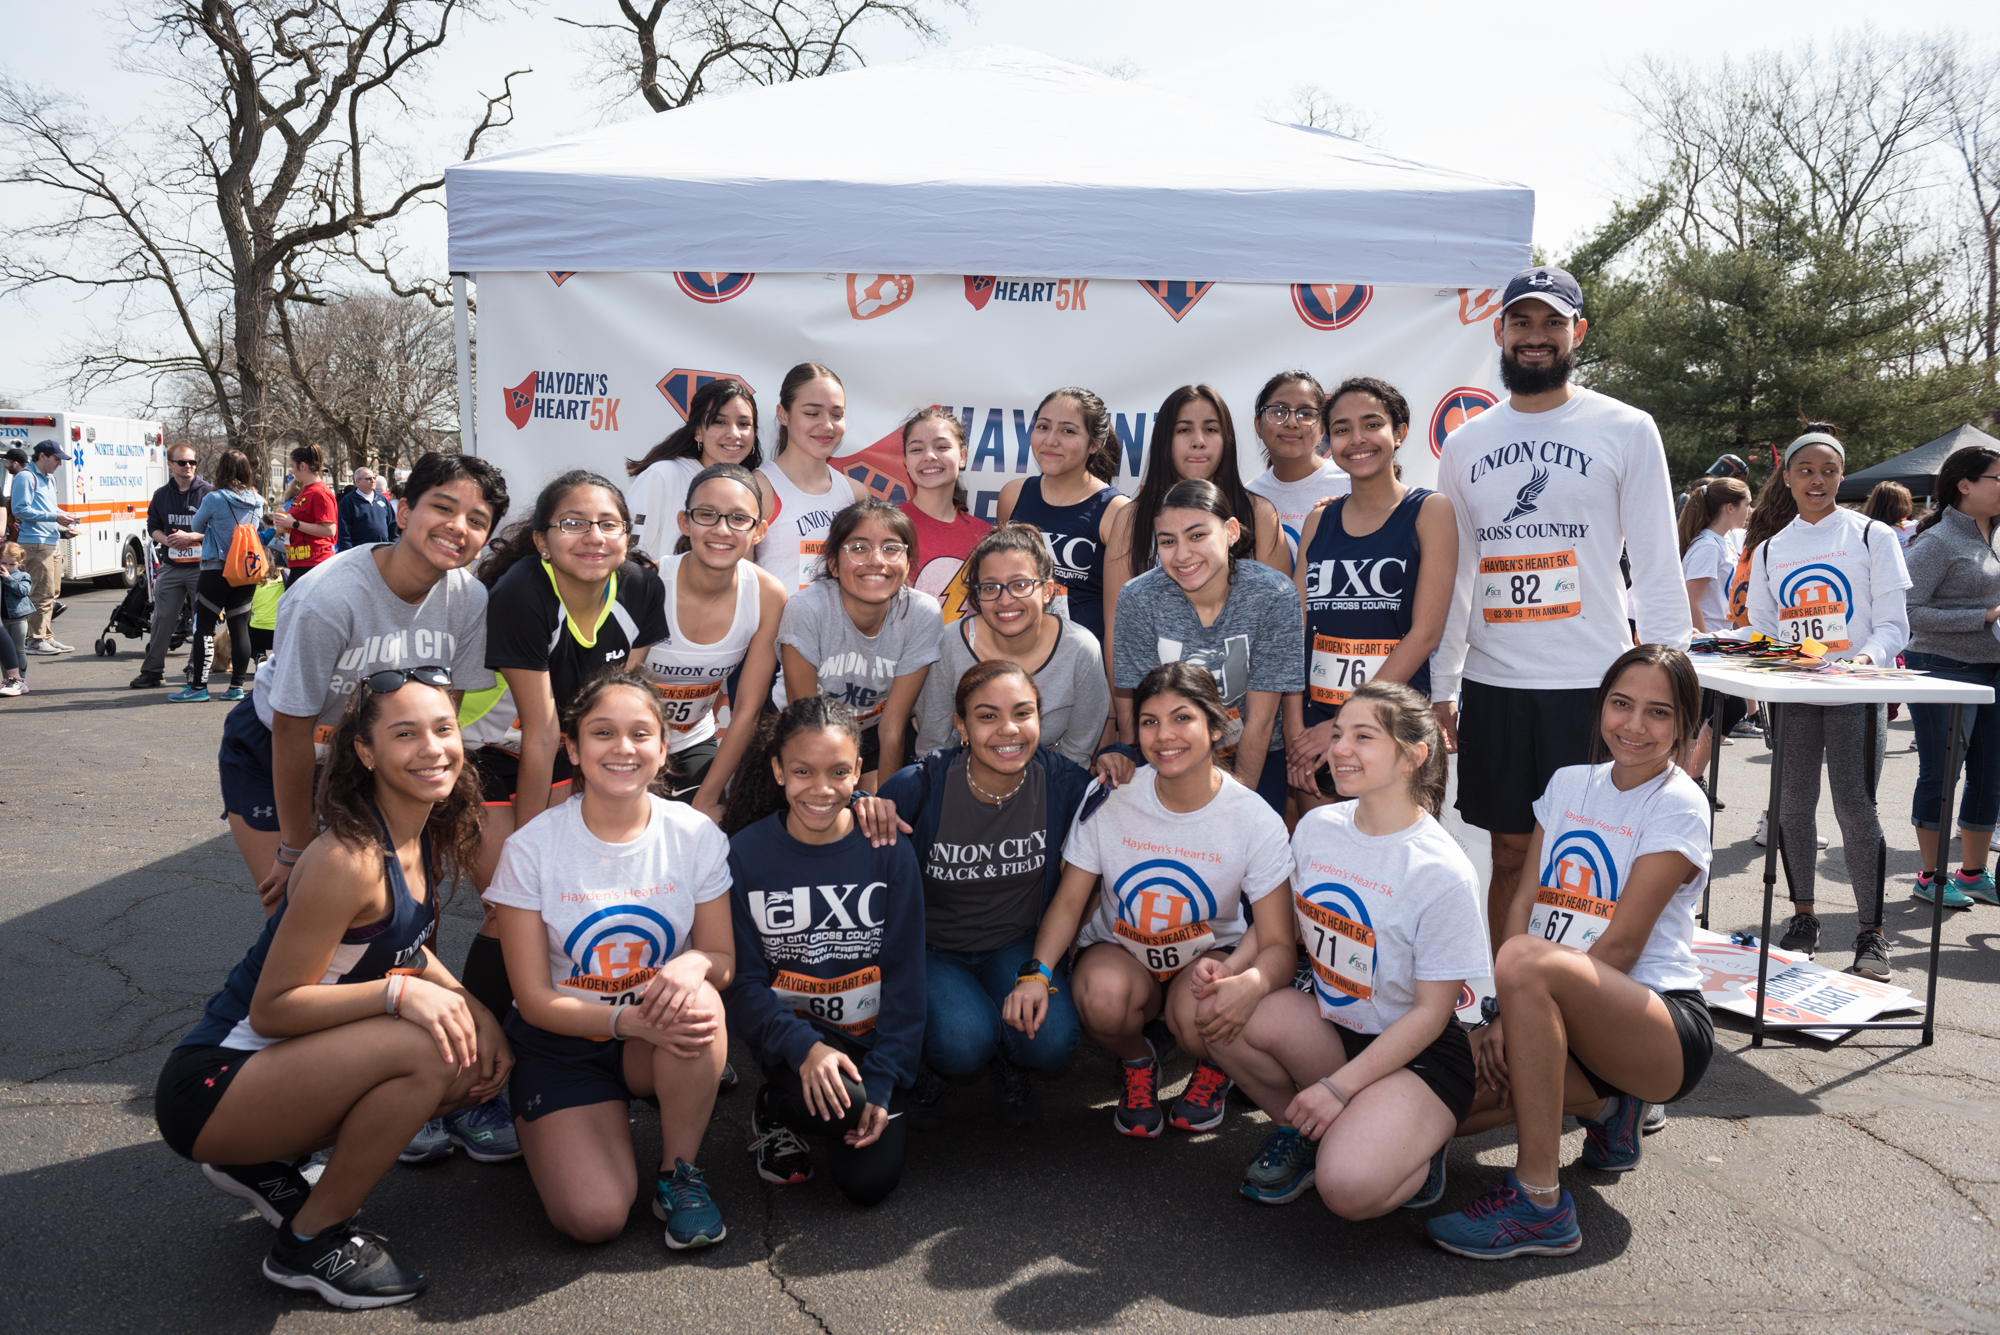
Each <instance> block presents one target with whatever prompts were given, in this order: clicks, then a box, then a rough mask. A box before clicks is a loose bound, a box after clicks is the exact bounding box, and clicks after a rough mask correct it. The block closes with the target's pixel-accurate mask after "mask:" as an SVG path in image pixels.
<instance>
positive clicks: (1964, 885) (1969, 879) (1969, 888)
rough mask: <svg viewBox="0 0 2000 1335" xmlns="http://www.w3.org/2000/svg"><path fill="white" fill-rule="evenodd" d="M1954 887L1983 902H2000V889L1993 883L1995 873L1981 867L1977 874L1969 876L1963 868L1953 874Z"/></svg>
mask: <svg viewBox="0 0 2000 1335" xmlns="http://www.w3.org/2000/svg"><path fill="white" fill-rule="evenodd" d="M1951 885H1952V889H1954V890H1956V891H1958V893H1960V894H1961V895H1964V896H1965V897H1966V898H1967V899H1971V900H1975V901H1977V902H1978V903H1981V904H2000V889H1996V888H1995V887H1994V884H1993V873H1992V872H1990V871H1988V870H1986V868H1984V867H1981V868H1980V869H1979V874H1978V875H1977V876H1967V875H1966V874H1965V872H1964V871H1963V870H1959V871H1955V872H1953V873H1952V874H1951Z"/></svg>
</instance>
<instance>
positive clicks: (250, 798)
mask: <svg viewBox="0 0 2000 1335" xmlns="http://www.w3.org/2000/svg"><path fill="white" fill-rule="evenodd" d="M215 767H216V771H217V773H218V774H220V775H221V778H222V816H223V819H225V820H227V819H228V818H229V817H231V816H240V817H242V818H243V823H244V824H245V825H248V826H249V827H250V828H251V829H253V830H262V831H264V832H265V833H266V834H276V833H277V832H278V797H277V794H276V793H275V792H274V791H273V790H272V787H271V730H270V729H269V728H267V727H265V726H264V724H263V721H262V720H261V719H259V718H258V717H257V707H256V705H254V704H252V703H251V700H250V697H249V696H247V695H246V696H244V697H243V699H242V700H240V701H238V702H237V705H236V708H234V709H232V710H230V711H229V716H228V717H227V718H225V719H223V721H222V749H221V750H220V751H219V752H218V753H217V755H216V758H215Z"/></svg>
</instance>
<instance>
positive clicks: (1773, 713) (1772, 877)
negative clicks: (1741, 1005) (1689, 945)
mask: <svg viewBox="0 0 2000 1335" xmlns="http://www.w3.org/2000/svg"><path fill="white" fill-rule="evenodd" d="M1785 709H1786V706H1784V705H1780V704H1775V703H1772V702H1771V701H1768V700H1767V701H1765V702H1764V726H1765V727H1766V728H1769V729H1770V730H1771V797H1770V802H1769V805H1768V806H1767V807H1766V808H1765V810H1766V812H1767V815H1766V817H1765V822H1764V830H1765V835H1766V838H1765V840H1764V927H1763V930H1762V931H1760V932H1759V933H1758V935H1757V1010H1756V1013H1755V1014H1754V1015H1753V1016H1752V1017H1751V1020H1750V1046H1751V1047H1753V1048H1761V1047H1763V1046H1764V985H1765V983H1766V981H1767V980H1768V979H1769V977H1770V972H1771V900H1772V897H1773V896H1774V895H1775V894H1776V893H1777V889H1778V828H1779V819H1778V818H1779V816H1780V815H1781V814H1782V813H1781V812H1780V810H1779V806H1778V795H1779V791H1780V781H1781V780H1782V779H1783V777H1784V772H1785V722H1784V719H1785Z"/></svg>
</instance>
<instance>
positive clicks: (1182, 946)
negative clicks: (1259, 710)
mask: <svg viewBox="0 0 2000 1335" xmlns="http://www.w3.org/2000/svg"><path fill="white" fill-rule="evenodd" d="M1157 777H1158V776H1157V775H1155V774H1154V772H1153V767H1152V766H1150V765H1144V766H1141V767H1140V768H1139V770H1138V771H1137V772H1136V773H1135V774H1133V775H1132V779H1131V781H1130V782H1129V783H1124V784H1120V785H1119V786H1118V787H1117V788H1116V789H1114V790H1113V791H1112V793H1111V796H1110V797H1108V798H1106V799H1105V800H1104V804H1103V805H1102V806H1100V807H1098V808H1097V809H1096V810H1095V811H1092V812H1091V813H1090V815H1089V817H1088V818H1085V817H1084V815H1083V812H1082V811H1079V812H1078V819H1077V821H1076V823H1075V824H1074V825H1072V826H1071V827H1070V832H1069V838H1068V840H1067V841H1066V842H1065V843H1064V845H1063V860H1064V861H1065V862H1068V863H1069V864H1070V865H1071V866H1073V867H1080V868H1082V869H1083V870H1084V871H1088V872H1096V873H1097V874H1098V875H1100V876H1102V877H1103V878H1104V885H1103V888H1102V890H1100V892H1099V894H1098V897H1097V912H1096V913H1095V914H1093V915H1092V916H1091V918H1090V920H1089V921H1088V922H1086V923H1085V924H1084V927H1083V931H1082V932H1081V933H1080V934H1079V935H1078V937H1077V945H1078V946H1079V947H1082V946H1089V945H1095V944H1097V943H1098V942H1100V941H1112V942H1116V943H1117V944H1118V945H1121V946H1123V947H1125V949H1127V950H1129V951H1130V952H1132V956H1133V958H1135V959H1137V960H1138V961H1139V962H1140V963H1141V964H1143V965H1145V966H1146V968H1147V969H1149V970H1151V971H1152V974H1153V976H1154V977H1155V978H1158V979H1160V980H1161V981H1162V982H1165V981H1166V980H1167V979H1169V978H1171V977H1173V976H1174V974H1175V973H1177V972H1179V971H1180V970H1181V969H1183V968H1185V967H1186V966H1187V965H1190V964H1192V963H1194V962H1195V961H1196V960H1197V959H1199V958H1200V957H1201V955H1202V953H1203V952H1204V951H1208V950H1227V949H1229V948H1231V947H1233V946H1234V945H1235V944H1236V943H1237V942H1238V941H1240V940H1241V939H1242V937H1243V900H1244V899H1245V898H1246V897H1247V898H1248V899H1249V900H1250V902H1251V903H1253V904H1254V903H1257V902H1258V901H1260V900H1262V899H1263V898H1264V896H1266V895H1268V894H1270V893H1271V891H1272V890H1273V889H1275V888H1277V887H1278V886H1281V885H1283V884H1284V883H1285V880H1286V878H1287V877H1289V876H1290V875H1291V872H1292V861H1291V851H1290V849H1289V848H1288V846H1287V845H1286V843H1285V822H1284V821H1283V820H1281V819H1279V817H1278V815H1277V813H1276V812H1274V811H1272V810H1271V808H1270V806H1269V805H1268V804H1267V803H1266V802H1265V801H1264V799H1263V798H1261V797H1259V796H1257V794H1256V793H1255V792H1254V791H1253V790H1251V789H1249V788H1245V787H1244V786H1243V785H1242V784H1240V783H1238V782H1237V781H1236V780H1235V779H1234V778H1232V777H1231V776H1230V775H1228V774H1224V775H1223V776H1222V789H1221V791H1219V792H1218V793H1216V795H1215V796H1214V797H1212V798H1210V799H1209V800H1208V804H1207V805H1206V806H1204V807H1202V808H1201V809H1200V810H1199V811H1169V810H1167V809H1166V807H1165V806H1164V805H1162V804H1161V802H1160V796H1159V793H1158V791H1157V790H1156V789H1155V787H1154V783H1155V780H1156V779H1157ZM1092 792H1093V793H1094V792H1095V785H1093V786H1092ZM1090 805H1091V804H1090V801H1089V799H1088V798H1086V799H1085V802H1084V809H1085V810H1088V809H1089V807H1090Z"/></svg>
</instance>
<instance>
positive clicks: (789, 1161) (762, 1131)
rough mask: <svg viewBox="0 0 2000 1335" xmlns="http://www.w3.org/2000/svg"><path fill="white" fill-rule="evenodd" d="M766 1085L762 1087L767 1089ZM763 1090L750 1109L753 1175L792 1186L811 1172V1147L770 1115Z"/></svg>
mask: <svg viewBox="0 0 2000 1335" xmlns="http://www.w3.org/2000/svg"><path fill="white" fill-rule="evenodd" d="M769 1088H770V1087H769V1086H768V1085H767V1086H765V1089H769ZM765 1104H766V1099H765V1094H764V1091H763V1090H759V1091H758V1094H757V1102H756V1104H755V1105H754V1106H753V1107H752V1108H751V1109H750V1153H752V1154H754V1155H756V1156H757V1176H758V1177H761V1178H763V1179H764V1180H765V1181H766V1182H772V1183H776V1184H777V1185H778V1186H781V1187H790V1186H796V1185H798V1184H799V1183H801V1182H805V1181H809V1180H810V1179H811V1178H812V1175H813V1161H812V1151H811V1150H809V1149H807V1148H806V1143H805V1141H803V1140H801V1139H799V1136H798V1133H797V1132H795V1131H793V1130H792V1129H791V1128H790V1127H788V1126H786V1125H785V1124H784V1123H783V1122H781V1121H779V1120H778V1119H777V1118H775V1117H772V1116H771V1115H770V1112H769V1110H768V1109H767V1107H766V1106H765Z"/></svg>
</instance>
